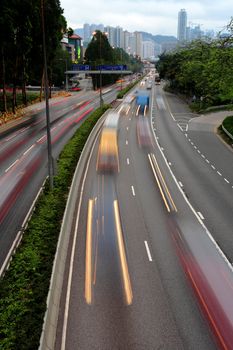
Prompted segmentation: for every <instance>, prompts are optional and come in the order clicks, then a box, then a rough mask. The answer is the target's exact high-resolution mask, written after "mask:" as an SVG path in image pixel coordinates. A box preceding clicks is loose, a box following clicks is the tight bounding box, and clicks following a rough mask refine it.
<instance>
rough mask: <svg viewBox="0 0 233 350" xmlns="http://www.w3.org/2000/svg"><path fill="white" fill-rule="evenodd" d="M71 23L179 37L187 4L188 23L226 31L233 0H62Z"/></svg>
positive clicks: (206, 28) (73, 25)
mask: <svg viewBox="0 0 233 350" xmlns="http://www.w3.org/2000/svg"><path fill="white" fill-rule="evenodd" d="M61 7H62V8H63V9H64V16H65V18H66V20H67V24H68V26H70V27H72V28H73V29H76V28H81V27H82V26H83V24H84V23H99V24H100V23H103V24H104V25H105V26H113V27H117V26H120V27H122V28H124V29H125V30H128V31H130V32H134V31H145V32H148V33H151V34H153V35H157V34H161V35H172V36H175V37H177V14H178V12H179V11H180V9H181V8H185V9H186V11H187V13H188V14H189V21H188V23H187V25H189V23H190V24H192V23H198V24H200V25H201V26H202V30H204V31H205V30H214V31H215V32H220V31H224V28H225V27H226V25H227V24H228V23H229V22H230V19H231V12H232V4H231V1H229V0H224V1H222V2H221V3H220V2H217V1H215V0H213V1H210V0H204V1H199V0H196V1H179V2H178V1H176V0H169V1H166V3H165V2H164V1H161V0H157V1H145V0H137V1H132V0H124V1H121V0H119V1H115V0H112V1H109V2H108V6H106V3H104V1H103V0H98V1H96V2H95V3H87V2H84V1H83V0H80V1H79V2H78V3H77V2H76V1H75V0H61Z"/></svg>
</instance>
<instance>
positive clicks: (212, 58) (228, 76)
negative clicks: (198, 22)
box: [157, 19, 233, 110]
mask: <svg viewBox="0 0 233 350" xmlns="http://www.w3.org/2000/svg"><path fill="white" fill-rule="evenodd" d="M227 30H228V33H229V35H228V36H227V37H225V38H223V39H221V38H219V39H218V40H213V41H199V40H198V41H193V42H191V43H190V44H187V45H186V46H185V47H181V48H179V49H177V50H176V51H175V52H171V53H163V54H162V55H160V60H159V62H158V64H157V69H158V71H159V73H160V77H161V78H162V79H165V80H166V81H168V82H169V89H170V90H171V91H173V92H176V93H179V94H182V95H184V96H186V97H187V99H189V100H190V101H192V105H193V107H194V108H195V109H196V110H201V109H205V108H207V107H210V106H219V105H226V104H231V103H232V102H233V79H232V77H233V19H232V20H231V22H230V23H229V25H228V26H227Z"/></svg>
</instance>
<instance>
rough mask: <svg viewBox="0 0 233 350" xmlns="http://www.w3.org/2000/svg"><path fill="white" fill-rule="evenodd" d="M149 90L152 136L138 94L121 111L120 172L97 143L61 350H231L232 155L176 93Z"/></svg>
mask: <svg viewBox="0 0 233 350" xmlns="http://www.w3.org/2000/svg"><path fill="white" fill-rule="evenodd" d="M140 89H141V88H139V90H140ZM142 89H143V88H142ZM151 94H152V95H151V106H150V107H151V108H150V111H148V113H147V115H146V116H145V117H143V118H144V119H147V118H148V119H147V120H148V121H149V122H150V123H151V126H152V129H153V134H151V135H152V138H149V142H148V139H146V141H145V139H143V137H142V135H143V132H141V131H140V128H141V126H140V118H141V116H138V115H137V106H136V105H135V103H134V102H133V103H132V104H131V107H130V109H127V112H126V113H125V112H124V113H122V112H120V110H118V115H120V118H119V134H118V152H119V172H118V171H115V172H114V173H109V172H105V171H104V172H103V173H101V172H99V171H97V170H98V161H97V159H98V157H99V153H100V149H99V148H98V147H99V141H98V140H96V141H95V142H94V145H93V149H92V152H91V153H90V156H88V155H87V156H88V157H89V158H88V163H87V166H86V168H85V174H84V175H83V182H82V184H80V187H81V186H82V189H81V190H80V191H79V193H77V204H76V211H75V213H74V221H73V226H72V239H71V240H70V245H69V251H68V254H67V262H66V268H65V275H64V281H63V288H62V296H61V302H60V307H59V308H60V312H59V319H58V327H57V331H56V337H55V338H56V345H55V349H57V350H58V349H61V350H65V349H67V350H69V349H103V350H105V349H106V350H107V349H136V350H137V349H138V350H139V349H140V350H141V349H217V348H223V349H231V348H232V344H233V339H232V334H233V332H232V325H233V312H232V310H233V303H232V300H233V299H232V290H233V273H232V266H231V263H230V262H229V261H228V260H227V258H226V256H227V257H228V258H229V257H231V254H232V249H231V247H232V241H231V232H230V227H231V226H230V219H231V214H230V213H231V212H232V201H230V196H231V191H232V186H231V183H232V177H231V174H230V172H229V169H230V167H229V164H230V157H231V156H232V154H231V153H229V151H228V149H227V147H226V146H225V145H223V144H222V143H221V141H220V140H219V139H218V138H217V137H216V135H214V134H213V130H212V129H211V128H209V129H208V128H204V129H205V131H202V130H203V129H202V127H200V125H197V124H198V123H195V119H193V120H191V119H192V117H194V116H193V115H191V114H190V111H189V110H188V109H187V107H186V105H185V104H183V103H181V101H180V100H178V99H177V98H175V97H174V96H173V95H170V94H167V93H164V92H163V90H162V88H161V86H154V87H153V89H152V93H151ZM144 119H143V120H144ZM144 142H145V143H144ZM195 146H196V148H195ZM198 151H200V152H198ZM219 153H221V156H220V157H219ZM203 156H204V157H203ZM219 158H220V159H219ZM224 160H225V162H224ZM213 164H214V167H215V169H213V167H212V165H213ZM214 170H216V171H214ZM218 171H219V172H220V171H221V172H222V175H221V176H220V175H219V174H218ZM223 174H224V175H223ZM226 179H227V181H229V182H227V181H225V180H226ZM220 228H221V229H220ZM216 241H217V243H216ZM230 261H231V260H230Z"/></svg>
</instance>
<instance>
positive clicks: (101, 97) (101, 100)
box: [99, 32, 104, 108]
mask: <svg viewBox="0 0 233 350" xmlns="http://www.w3.org/2000/svg"><path fill="white" fill-rule="evenodd" d="M99 49H100V108H102V107H103V104H104V101H103V96H102V67H101V62H102V55H101V32H100V48H99Z"/></svg>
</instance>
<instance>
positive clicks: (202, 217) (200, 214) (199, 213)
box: [197, 211, 205, 220]
mask: <svg viewBox="0 0 233 350" xmlns="http://www.w3.org/2000/svg"><path fill="white" fill-rule="evenodd" d="M197 214H198V215H199V216H200V218H201V219H202V220H204V219H205V218H204V216H203V215H202V213H201V212H200V211H198V212H197Z"/></svg>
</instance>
